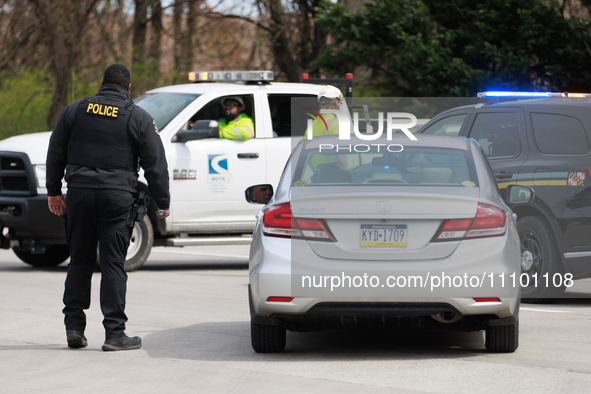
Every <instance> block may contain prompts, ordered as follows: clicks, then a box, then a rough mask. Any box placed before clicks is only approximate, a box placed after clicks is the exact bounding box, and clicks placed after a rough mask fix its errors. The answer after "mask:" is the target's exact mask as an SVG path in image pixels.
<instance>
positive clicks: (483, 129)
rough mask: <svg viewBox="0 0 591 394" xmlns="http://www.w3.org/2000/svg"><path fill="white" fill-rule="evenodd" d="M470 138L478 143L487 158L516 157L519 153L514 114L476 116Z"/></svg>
mask: <svg viewBox="0 0 591 394" xmlns="http://www.w3.org/2000/svg"><path fill="white" fill-rule="evenodd" d="M470 137H472V138H474V139H475V140H477V141H478V143H479V144H480V146H481V147H482V150H483V151H484V154H485V155H486V157H488V158H494V157H517V156H519V154H520V153H521V143H520V139H519V123H518V119H517V114H516V113H515V112H496V113H481V114H478V116H477V117H476V120H475V121H474V125H473V126H472V131H471V133H470Z"/></svg>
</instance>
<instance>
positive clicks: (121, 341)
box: [46, 64, 170, 350]
mask: <svg viewBox="0 0 591 394" xmlns="http://www.w3.org/2000/svg"><path fill="white" fill-rule="evenodd" d="M130 79H131V78H130V74H129V71H128V70H127V68H125V67H124V66H122V65H120V64H113V65H111V66H109V67H107V69H106V70H105V74H104V78H103V82H102V86H101V88H100V89H99V92H98V94H97V95H96V96H93V97H86V98H85V99H83V100H79V101H76V102H74V103H72V104H70V105H68V106H67V107H66V108H65V109H64V110H63V112H62V114H61V115H60V118H59V120H58V122H57V124H56V125H55V128H54V130H53V134H52V135H51V139H50V142H49V150H48V152H47V163H46V164H47V183H46V186H47V192H48V195H49V200H48V204H49V209H50V211H51V212H52V213H54V214H56V215H62V214H63V213H64V211H65V213H66V218H65V219H66V234H67V237H68V243H69V245H70V264H69V265H68V274H67V277H66V283H65V291H64V305H65V307H64V309H63V312H64V315H65V319H64V322H65V325H66V336H67V342H68V346H69V347H71V348H80V347H84V346H87V344H88V343H87V340H86V337H85V336H84V329H85V327H86V315H85V313H84V310H85V309H88V308H89V307H90V284H91V278H92V273H93V268H94V265H95V263H96V253H97V242H98V241H100V244H99V247H100V251H99V254H100V264H101V287H100V304H101V311H102V313H103V316H104V320H103V326H104V328H105V334H106V335H105V342H104V344H103V346H102V349H103V350H130V349H139V348H140V347H141V346H142V342H141V339H140V337H128V336H127V335H125V331H124V330H125V322H126V321H127V316H126V315H125V295H126V287H127V274H126V273H125V270H124V262H125V256H126V254H127V248H128V246H129V240H130V238H131V233H132V230H133V224H134V218H131V220H130V215H131V211H132V207H133V205H134V202H135V200H136V196H137V191H136V186H137V178H138V170H139V168H138V165H140V166H141V167H142V168H143V169H144V171H145V177H146V179H147V180H148V188H149V190H150V194H151V195H152V198H154V200H155V202H156V205H157V206H158V207H159V212H158V213H157V216H158V217H159V218H161V219H162V218H165V217H167V216H168V215H169V214H170V212H169V204H170V194H169V184H168V182H169V180H168V168H167V163H166V159H165V156H164V147H163V145H162V141H161V140H160V137H159V135H158V129H157V127H156V123H155V121H154V120H153V119H152V117H151V116H150V115H149V114H148V113H147V112H146V111H144V110H143V109H142V108H139V107H137V106H136V105H134V104H133V102H132V101H131V97H130V95H129V93H130V89H131V83H130ZM64 169H66V174H65V180H66V182H67V183H68V193H67V197H66V198H65V199H64V196H63V195H62V192H61V186H62V183H61V179H62V177H64Z"/></svg>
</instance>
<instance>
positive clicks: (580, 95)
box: [478, 91, 591, 98]
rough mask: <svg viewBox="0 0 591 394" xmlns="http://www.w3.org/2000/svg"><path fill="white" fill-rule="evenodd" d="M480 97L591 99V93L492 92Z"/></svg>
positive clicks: (482, 94) (483, 93) (484, 93)
mask: <svg viewBox="0 0 591 394" xmlns="http://www.w3.org/2000/svg"><path fill="white" fill-rule="evenodd" d="M478 97H562V98H567V97H568V98H591V93H568V92H562V93H559V92H514V91H490V92H480V93H478Z"/></svg>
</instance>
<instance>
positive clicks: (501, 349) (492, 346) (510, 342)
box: [484, 320, 519, 353]
mask: <svg viewBox="0 0 591 394" xmlns="http://www.w3.org/2000/svg"><path fill="white" fill-rule="evenodd" d="M485 335H486V339H485V345H484V346H486V350H488V351H489V352H491V353H513V352H514V351H515V350H517V347H518V346H519V320H518V321H516V322H515V323H513V324H510V325H508V326H489V327H487V328H486V334H485Z"/></svg>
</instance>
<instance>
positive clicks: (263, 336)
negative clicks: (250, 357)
mask: <svg viewBox="0 0 591 394" xmlns="http://www.w3.org/2000/svg"><path fill="white" fill-rule="evenodd" d="M285 337H286V332H285V328H283V327H281V326H265V325H262V324H257V323H254V322H253V321H252V320H251V322H250V338H251V342H252V348H253V349H254V351H255V352H257V353H280V352H282V351H283V349H285Z"/></svg>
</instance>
